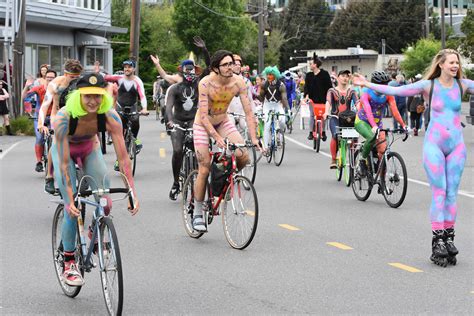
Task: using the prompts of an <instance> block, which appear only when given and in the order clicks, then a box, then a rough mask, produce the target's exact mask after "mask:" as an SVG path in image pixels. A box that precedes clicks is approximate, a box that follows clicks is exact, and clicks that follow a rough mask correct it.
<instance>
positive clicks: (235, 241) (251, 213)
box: [222, 176, 258, 249]
mask: <svg viewBox="0 0 474 316" xmlns="http://www.w3.org/2000/svg"><path fill="white" fill-rule="evenodd" d="M222 202H223V203H224V205H223V207H222V225H223V227H224V234H225V237H226V239H227V242H228V243H229V245H230V246H231V247H232V248H235V249H245V248H246V247H247V246H248V245H250V243H251V242H252V239H253V237H254V236H255V232H256V231H257V224H258V200H257V193H256V192H255V188H254V186H253V185H252V183H251V182H250V180H249V179H247V178H245V177H242V176H236V177H235V178H234V185H233V186H229V187H228V188H227V190H226V192H225V195H224V199H223V201H222Z"/></svg>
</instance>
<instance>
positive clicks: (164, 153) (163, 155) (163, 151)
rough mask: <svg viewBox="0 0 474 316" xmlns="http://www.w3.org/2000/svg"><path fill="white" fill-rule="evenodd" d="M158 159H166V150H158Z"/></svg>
mask: <svg viewBox="0 0 474 316" xmlns="http://www.w3.org/2000/svg"><path fill="white" fill-rule="evenodd" d="M160 157H161V158H165V157H166V150H165V149H164V148H160Z"/></svg>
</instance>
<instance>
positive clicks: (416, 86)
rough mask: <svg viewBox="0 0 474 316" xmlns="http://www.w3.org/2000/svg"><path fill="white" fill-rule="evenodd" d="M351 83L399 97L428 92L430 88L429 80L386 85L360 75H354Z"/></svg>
mask: <svg viewBox="0 0 474 316" xmlns="http://www.w3.org/2000/svg"><path fill="white" fill-rule="evenodd" d="M353 83H354V84H355V85H357V86H363V87H367V88H370V89H372V90H374V91H376V92H378V93H382V94H387V95H396V96H400V97H409V96H414V95H417V94H420V93H424V94H428V93H429V89H430V81H429V80H420V81H417V82H415V83H412V84H408V85H404V86H399V87H392V86H388V85H380V84H375V83H371V82H368V81H367V79H365V78H364V77H363V76H361V75H354V79H353Z"/></svg>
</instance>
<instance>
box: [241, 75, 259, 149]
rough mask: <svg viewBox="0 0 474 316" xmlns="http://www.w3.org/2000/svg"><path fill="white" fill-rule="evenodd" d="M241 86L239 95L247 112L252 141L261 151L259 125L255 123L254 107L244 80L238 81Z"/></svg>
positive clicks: (246, 117)
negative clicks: (258, 137)
mask: <svg viewBox="0 0 474 316" xmlns="http://www.w3.org/2000/svg"><path fill="white" fill-rule="evenodd" d="M237 84H238V86H239V95H240V102H241V103H242V107H243V109H244V112H245V121H246V122H247V127H248V130H249V133H250V139H252V144H254V145H255V146H256V147H257V148H258V149H260V147H259V145H258V140H257V124H256V123H255V115H254V114H253V111H252V106H251V105H250V99H249V95H248V87H247V85H246V84H245V82H244V80H243V79H242V80H239V81H237Z"/></svg>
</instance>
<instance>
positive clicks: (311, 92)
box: [304, 69, 332, 103]
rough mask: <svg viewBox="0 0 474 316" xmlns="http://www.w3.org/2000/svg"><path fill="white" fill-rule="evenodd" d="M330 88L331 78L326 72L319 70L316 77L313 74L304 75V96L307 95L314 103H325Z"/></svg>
mask: <svg viewBox="0 0 474 316" xmlns="http://www.w3.org/2000/svg"><path fill="white" fill-rule="evenodd" d="M331 88H332V82H331V77H330V76H329V73H328V72H327V71H326V70H324V69H321V70H320V72H319V73H318V74H317V75H314V72H308V73H307V74H306V78H305V85H304V95H305V96H306V95H308V96H309V98H310V99H311V100H313V102H314V103H326V95H327V93H328V90H329V89H331Z"/></svg>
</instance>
